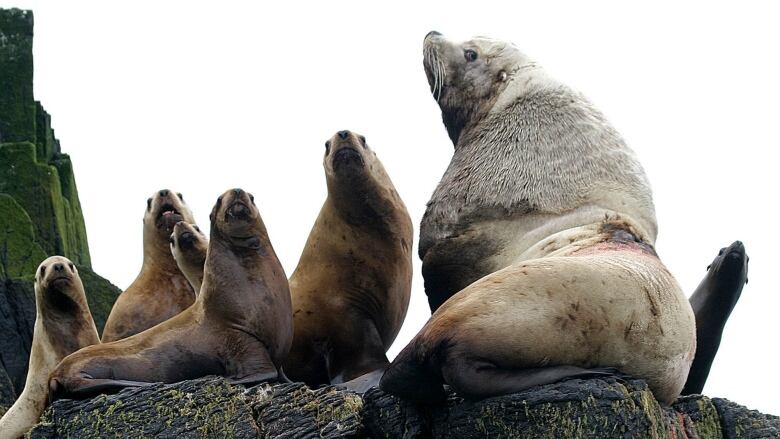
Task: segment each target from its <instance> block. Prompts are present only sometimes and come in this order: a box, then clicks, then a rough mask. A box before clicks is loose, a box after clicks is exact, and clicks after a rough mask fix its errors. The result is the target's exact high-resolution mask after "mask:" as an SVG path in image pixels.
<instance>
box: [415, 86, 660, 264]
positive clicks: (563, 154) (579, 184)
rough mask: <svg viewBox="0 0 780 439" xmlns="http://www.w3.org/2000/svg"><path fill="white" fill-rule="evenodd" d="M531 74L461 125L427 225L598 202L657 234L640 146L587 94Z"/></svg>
mask: <svg viewBox="0 0 780 439" xmlns="http://www.w3.org/2000/svg"><path fill="white" fill-rule="evenodd" d="M530 78H531V79H529V80H527V81H526V80H521V81H520V82H519V83H516V84H513V85H510V86H508V87H507V89H506V90H505V91H504V92H503V93H502V95H501V96H499V98H498V99H497V100H496V103H495V104H494V107H493V108H492V109H491V111H490V112H489V113H488V114H487V115H486V116H485V117H484V118H483V119H481V120H480V121H479V123H478V124H476V125H475V126H473V127H471V128H467V129H464V131H463V132H462V133H461V135H460V136H459V138H458V140H457V142H456V144H455V153H454V156H453V158H452V161H451V162H450V165H449V167H448V169H447V171H446V172H445V174H444V176H443V178H442V181H441V182H440V183H439V186H438V187H437V188H436V190H435V192H434V194H433V197H432V198H431V201H430V202H429V204H428V209H427V211H426V214H425V218H424V219H423V228H426V226H429V227H430V226H433V227H434V228H436V229H439V232H442V231H443V230H442V229H447V228H452V227H454V226H455V225H456V224H459V223H462V221H459V218H463V217H468V216H470V215H477V216H479V217H480V218H482V217H484V216H485V215H490V214H491V213H490V212H491V211H495V212H496V217H497V218H499V217H507V216H511V215H514V214H526V213H531V212H533V213H541V214H547V213H549V214H561V213H564V212H567V211H571V210H573V209H577V208H579V207H582V206H587V205H589V204H594V205H598V206H600V207H603V208H605V209H610V210H614V211H617V212H621V213H625V214H626V215H628V216H630V217H631V218H635V219H637V221H638V222H639V223H640V224H639V226H640V227H641V228H642V229H643V231H644V232H645V233H646V235H648V236H649V237H650V239H651V240H652V241H654V239H655V233H656V224H655V213H654V208H653V202H652V198H651V191H650V187H649V184H648V182H647V179H646V177H645V175H644V171H643V169H642V167H641V165H640V164H639V162H638V161H637V160H636V158H635V156H634V153H633V152H632V151H631V150H630V149H629V148H628V147H627V146H626V144H625V143H624V141H623V139H622V138H621V137H620V135H619V134H618V133H617V131H615V129H613V128H612V126H611V125H610V124H609V123H608V122H607V121H606V120H605V118H604V117H603V115H602V114H601V113H600V112H599V111H598V110H596V109H595V108H593V106H592V105H591V104H590V103H589V102H588V101H587V100H586V99H585V98H584V97H582V96H581V95H580V94H578V93H575V92H573V91H571V90H570V89H568V88H567V87H565V86H562V85H557V84H556V83H555V82H554V81H552V80H551V79H549V78H547V77H546V76H539V73H536V74H533V75H531V76H530ZM533 78H537V79H533ZM520 79H521V78H516V79H515V81H518V80H520ZM626 210H628V211H626ZM447 224H450V226H447ZM452 231H454V230H450V232H452ZM421 244H422V242H421ZM421 250H422V247H421Z"/></svg>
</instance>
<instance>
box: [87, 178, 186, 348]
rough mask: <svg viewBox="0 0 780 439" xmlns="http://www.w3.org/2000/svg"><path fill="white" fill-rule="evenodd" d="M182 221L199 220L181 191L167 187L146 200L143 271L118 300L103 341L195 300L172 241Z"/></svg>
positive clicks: (145, 326)
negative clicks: (177, 262)
mask: <svg viewBox="0 0 780 439" xmlns="http://www.w3.org/2000/svg"><path fill="white" fill-rule="evenodd" d="M179 221H186V222H188V223H192V224H194V223H195V219H194V218H193V216H192V212H190V209H189V208H188V207H187V205H186V204H185V203H184V198H183V197H182V195H181V194H180V193H175V192H172V191H170V190H168V189H163V190H161V191H158V192H155V194H154V196H152V197H151V198H149V199H148V200H146V211H145V212H144V220H143V222H144V260H143V265H142V266H141V272H140V273H138V276H137V277H136V278H135V280H134V281H133V283H132V284H130V286H129V287H127V289H126V290H125V291H124V292H122V294H120V295H119V297H118V298H117V300H116V302H115V303H114V307H113V308H112V309H111V313H110V314H109V315H108V319H107V320H106V326H105V327H104V328H103V337H102V341H103V343H107V342H110V341H115V340H120V339H122V338H126V337H129V336H131V335H133V334H137V333H139V332H141V331H143V330H145V329H148V328H151V327H152V326H154V325H156V324H158V323H160V322H164V321H166V320H168V319H169V318H171V317H173V316H175V315H176V314H179V313H180V312H182V311H184V310H185V309H187V307H188V306H190V305H192V303H193V302H194V301H195V291H193V289H192V286H191V285H190V283H189V281H188V280H187V278H186V277H185V276H184V274H182V272H181V271H180V270H179V267H178V266H177V265H176V261H175V260H174V259H173V255H172V254H171V250H170V248H169V245H168V242H169V238H170V236H171V232H173V227H174V225H175V224H176V223H178V222H179Z"/></svg>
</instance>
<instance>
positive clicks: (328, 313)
mask: <svg viewBox="0 0 780 439" xmlns="http://www.w3.org/2000/svg"><path fill="white" fill-rule="evenodd" d="M323 167H324V168H325V178H326V182H327V187H328V197H327V199H326V200H325V203H324V204H323V206H322V209H321V210H320V214H319V216H318V217H317V220H316V221H315V223H314V227H313V228H312V231H311V233H310V234H309V239H308V240H307V241H306V246H305V247H304V250H303V253H302V255H301V258H300V261H299V262H298V267H297V268H296V269H295V272H294V273H293V275H292V277H291V278H290V292H291V294H292V304H293V316H294V325H293V327H294V328H295V336H294V337H293V346H292V349H291V351H290V356H289V357H288V358H287V361H285V364H284V369H285V372H286V373H287V375H288V376H289V377H290V378H291V379H293V380H297V381H304V382H306V383H307V384H309V385H310V386H316V385H320V384H327V383H332V384H336V383H345V382H348V381H351V380H353V379H355V378H357V377H360V376H362V375H364V374H367V373H370V372H374V371H377V370H383V369H384V368H385V367H386V366H387V365H388V364H389V363H390V362H389V361H388V360H387V356H386V355H385V352H386V351H387V349H388V348H389V347H390V345H391V344H392V343H393V340H395V337H396V335H398V331H399V330H400V329H401V325H402V324H403V321H404V317H405V316H406V310H407V308H408V306H409V297H410V293H411V285H412V256H411V246H412V239H413V234H412V223H411V219H410V218H409V214H408V213H407V211H406V207H405V206H404V203H403V201H401V198H400V197H399V196H398V193H397V192H396V190H395V188H394V187H393V183H392V181H390V178H389V177H388V176H387V173H386V172H385V169H384V167H383V166H382V163H381V162H380V161H379V159H378V158H377V157H376V154H375V153H374V151H372V150H371V148H369V146H368V144H367V143H366V139H365V137H363V136H361V135H359V134H356V133H352V132H349V131H339V132H338V133H337V134H336V135H334V136H333V137H332V138H331V139H330V140H328V141H327V142H326V143H325V157H324V159H323ZM380 376H381V373H375V374H373V378H372V379H366V380H361V381H360V382H353V383H350V386H352V385H353V384H354V385H355V386H354V387H351V388H353V390H357V391H365V390H367V388H368V387H370V386H372V385H376V384H377V383H378V380H379V377H380Z"/></svg>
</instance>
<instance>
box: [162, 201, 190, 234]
mask: <svg viewBox="0 0 780 439" xmlns="http://www.w3.org/2000/svg"><path fill="white" fill-rule="evenodd" d="M159 212H160V213H158V214H157V227H159V228H164V229H165V230H168V231H171V230H172V229H173V226H175V225H176V223H178V222H179V221H181V220H183V219H184V218H183V217H182V215H181V212H179V211H178V210H177V209H176V207H174V206H173V204H170V203H165V204H163V205H162V206H160V210H159Z"/></svg>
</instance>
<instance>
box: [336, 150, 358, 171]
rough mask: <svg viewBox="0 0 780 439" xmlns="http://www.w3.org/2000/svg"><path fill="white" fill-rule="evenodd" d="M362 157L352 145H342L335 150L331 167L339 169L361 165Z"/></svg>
mask: <svg viewBox="0 0 780 439" xmlns="http://www.w3.org/2000/svg"><path fill="white" fill-rule="evenodd" d="M362 164H363V157H362V156H361V155H360V153H359V152H358V151H357V150H356V149H355V148H352V147H344V148H341V149H339V150H338V151H336V154H334V155H333V169H334V170H339V168H342V167H351V166H361V165H362Z"/></svg>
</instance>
